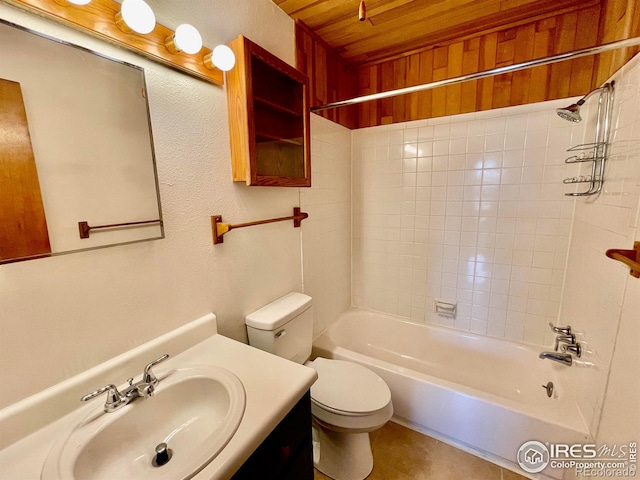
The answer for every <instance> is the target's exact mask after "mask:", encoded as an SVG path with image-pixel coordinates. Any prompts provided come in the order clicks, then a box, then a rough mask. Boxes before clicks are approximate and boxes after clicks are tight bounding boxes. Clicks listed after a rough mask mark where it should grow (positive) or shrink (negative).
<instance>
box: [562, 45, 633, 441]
mask: <svg viewBox="0 0 640 480" xmlns="http://www.w3.org/2000/svg"><path fill="white" fill-rule="evenodd" d="M614 79H615V81H616V85H615V95H614V105H615V106H614V117H613V122H612V125H613V130H612V138H611V149H610V154H609V159H608V161H607V170H606V174H605V178H606V181H605V184H604V189H603V192H602V194H601V195H600V196H598V197H595V198H584V199H578V200H577V201H576V208H575V217H574V225H573V232H572V237H571V244H570V248H569V259H568V263H567V275H566V282H565V287H564V298H563V302H562V312H561V317H560V320H561V322H562V323H565V324H570V325H571V326H572V327H573V328H574V330H576V332H577V335H578V340H579V341H580V342H581V343H582V345H583V347H584V349H583V350H584V352H583V355H582V358H581V359H580V360H579V361H577V362H576V366H577V367H579V368H571V369H567V370H566V374H567V375H568V376H569V378H570V380H571V381H572V384H573V391H574V392H575V394H576V400H577V403H578V406H579V408H580V410H581V412H582V415H583V417H584V418H585V419H586V421H587V423H588V425H589V426H590V431H591V433H592V434H593V435H594V436H596V434H597V433H598V436H599V437H601V439H602V440H603V441H606V442H607V443H609V444H612V443H616V442H617V443H622V442H625V441H628V440H627V438H633V436H625V435H624V432H625V430H626V431H627V432H629V434H631V433H632V432H633V433H634V434H637V432H640V425H639V424H638V419H639V417H638V416H637V415H636V416H635V417H633V416H626V417H625V418H622V417H620V415H619V414H620V413H622V412H625V411H626V410H625V408H624V405H625V403H624V402H625V401H627V400H630V401H631V404H633V407H632V408H633V409H635V411H637V407H638V399H639V398H640V382H639V381H638V374H637V368H638V365H639V364H640V363H639V362H640V353H639V352H640V349H639V348H638V342H639V341H640V338H639V337H638V332H640V329H639V328H638V324H640V312H639V311H638V310H637V305H638V299H639V298H640V280H639V279H636V278H633V277H631V276H630V275H629V268H628V267H626V266H624V265H623V264H621V263H619V262H615V261H613V260H611V259H609V258H607V257H606V256H605V255H604V252H605V251H606V250H607V249H610V248H621V249H631V248H632V247H633V242H634V240H635V241H640V224H639V222H640V220H639V215H640V213H639V211H640V56H636V58H635V59H633V60H632V61H630V62H629V63H628V64H627V65H625V67H624V68H623V69H622V70H621V71H620V72H618V73H617V74H616V75H615V76H614ZM592 98H593V100H589V102H588V103H589V108H590V110H589V113H588V114H587V115H583V117H585V123H586V124H587V125H588V127H589V129H591V128H593V126H594V125H595V120H594V119H593V117H594V113H595V112H594V110H595V109H594V108H593V107H594V103H595V101H597V100H596V98H595V97H592ZM589 134H590V133H587V135H589ZM585 166H586V165H585ZM583 168H584V167H583ZM587 173H588V172H587V171H586V168H585V172H583V174H587ZM616 355H618V357H619V358H620V360H619V361H618V362H617V366H616V362H615V361H614V363H613V365H614V366H613V367H612V361H613V359H614V358H615V356H616ZM610 371H611V377H609V372H610ZM607 382H608V385H609V386H608V389H609V391H608V392H607V393H606V398H609V399H610V400H609V401H610V402H611V405H613V408H610V409H609V412H608V414H607V415H604V416H603V419H605V420H604V424H603V428H604V430H603V432H602V435H599V431H598V428H599V422H600V417H601V412H602V411H603V407H606V401H605V390H606V388H607ZM631 404H630V406H631ZM615 405H617V406H618V407H617V408H616V407H615ZM616 410H617V412H616ZM616 415H617V416H616ZM634 419H635V420H634ZM634 421H635V424H634V423H633V422H634ZM617 435H620V437H618V438H615V437H616V436H617Z"/></svg>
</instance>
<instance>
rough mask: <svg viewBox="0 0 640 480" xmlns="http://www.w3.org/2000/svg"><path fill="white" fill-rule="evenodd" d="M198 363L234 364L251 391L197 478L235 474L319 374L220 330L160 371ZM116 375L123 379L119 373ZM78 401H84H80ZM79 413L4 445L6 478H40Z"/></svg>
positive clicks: (0, 464)
mask: <svg viewBox="0 0 640 480" xmlns="http://www.w3.org/2000/svg"><path fill="white" fill-rule="evenodd" d="M195 364H197V365H214V366H220V367H223V368H226V369H227V370H230V371H231V372H233V373H234V374H235V375H236V376H237V377H238V378H239V379H240V380H241V382H242V384H243V386H244V389H245V393H246V407H245V412H244V416H243V418H242V421H241V422H240V426H239V427H238V430H237V431H236V433H235V434H234V436H233V437H232V438H231V440H230V441H229V443H228V444H227V445H226V446H225V447H224V449H223V450H222V451H221V452H220V453H219V454H218V456H217V457H216V458H214V459H213V461H212V462H211V463H209V465H207V466H206V467H205V468H204V469H203V470H202V471H201V472H200V473H198V474H197V475H196V476H195V477H193V478H195V479H197V480H213V479H220V480H222V479H228V478H230V477H231V476H232V475H233V473H234V472H235V471H236V470H237V469H238V468H239V467H240V466H241V465H242V464H243V463H244V462H245V460H246V459H247V458H248V457H249V456H250V455H251V453H252V452H253V451H254V450H255V449H256V448H257V447H258V446H259V445H260V443H262V441H263V440H264V439H265V438H266V437H267V436H268V434H269V433H270V432H271V430H273V428H275V427H276V425H278V423H279V422H280V421H281V420H282V419H283V418H284V417H285V416H286V414H287V413H288V412H289V410H291V408H292V407H293V406H294V405H295V404H296V403H297V402H298V400H299V399H300V398H301V397H302V395H303V394H304V393H305V392H306V391H307V390H308V389H309V388H310V387H311V385H312V384H313V382H314V381H315V380H316V378H317V374H316V372H315V370H313V369H311V368H308V367H305V366H303V365H299V364H296V363H294V362H290V361H288V360H285V359H282V358H279V357H276V356H274V355H271V354H268V353H266V352H263V351H261V350H258V349H256V348H253V347H250V346H249V345H246V344H244V343H240V342H237V341H235V340H232V339H229V338H227V337H224V336H222V335H220V334H215V335H213V336H211V337H209V338H207V339H206V340H203V341H202V342H200V343H197V344H196V345H194V346H192V347H191V348H189V349H187V350H185V351H183V352H182V353H179V354H177V355H175V356H173V357H171V358H170V359H169V360H167V361H166V362H164V364H163V365H161V366H158V367H157V372H158V373H159V374H161V373H162V372H163V371H165V370H169V369H171V368H176V367H184V366H188V365H195ZM136 370H138V368H137V366H136ZM114 380H115V383H120V381H118V379H114ZM120 380H121V379H120ZM159 388H161V386H160V387H159ZM149 400H150V401H152V399H149ZM95 401H96V402H100V401H101V400H100V399H98V400H95ZM78 407H79V408H81V407H83V405H82V404H81V403H80V401H78ZM77 415H78V412H77V410H74V411H73V412H71V413H69V414H68V415H66V416H64V417H62V418H60V419H58V420H56V421H54V422H53V423H51V424H49V425H47V426H45V427H44V428H41V429H39V430H37V431H35V432H34V433H32V434H30V435H28V436H26V437H24V438H22V439H21V440H19V441H17V442H15V443H13V444H12V445H9V446H8V447H7V448H5V449H4V450H2V451H0V472H2V474H1V475H2V478H7V479H9V478H10V479H12V480H23V479H24V480H36V479H39V478H40V473H41V470H42V465H43V464H44V461H45V459H46V457H47V455H48V453H49V450H50V449H51V446H52V444H53V443H54V442H55V440H56V439H57V438H58V437H59V436H60V435H64V433H65V432H66V431H68V429H69V428H70V425H71V424H72V422H74V421H77V418H78V417H77Z"/></svg>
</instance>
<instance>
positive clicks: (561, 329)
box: [549, 322, 573, 335]
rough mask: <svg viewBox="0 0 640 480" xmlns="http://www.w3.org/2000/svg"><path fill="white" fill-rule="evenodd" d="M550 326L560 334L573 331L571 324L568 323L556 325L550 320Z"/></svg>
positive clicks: (567, 333) (554, 331) (569, 333)
mask: <svg viewBox="0 0 640 480" xmlns="http://www.w3.org/2000/svg"><path fill="white" fill-rule="evenodd" d="M549 326H550V327H551V330H552V331H553V333H558V334H560V335H571V334H572V333H573V330H572V329H571V325H567V326H566V327H556V326H555V325H554V324H553V323H551V322H549Z"/></svg>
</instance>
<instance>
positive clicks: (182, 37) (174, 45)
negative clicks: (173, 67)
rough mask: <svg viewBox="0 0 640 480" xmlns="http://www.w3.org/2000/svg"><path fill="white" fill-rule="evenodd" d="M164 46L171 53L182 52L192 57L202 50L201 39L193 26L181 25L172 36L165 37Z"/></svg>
mask: <svg viewBox="0 0 640 480" xmlns="http://www.w3.org/2000/svg"><path fill="white" fill-rule="evenodd" d="M164 44H165V45H166V46H167V50H169V51H170V52H171V53H180V52H184V53H188V54H190V55H193V54H196V53H198V52H199V51H200V49H201V48H202V37H201V36H200V32H198V30H197V29H196V28H195V27H194V26H193V25H189V24H188V23H183V24H182V25H179V26H178V28H176V31H175V33H174V34H173V35H170V36H168V37H167V39H166V40H165V42H164Z"/></svg>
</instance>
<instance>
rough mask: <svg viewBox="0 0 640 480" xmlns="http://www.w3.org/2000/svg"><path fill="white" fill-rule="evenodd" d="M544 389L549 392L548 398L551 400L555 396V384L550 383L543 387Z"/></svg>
mask: <svg viewBox="0 0 640 480" xmlns="http://www.w3.org/2000/svg"><path fill="white" fill-rule="evenodd" d="M542 388H544V389H545V390H546V391H547V397H549V398H551V396H552V395H553V382H549V383H547V384H546V385H542Z"/></svg>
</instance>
